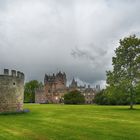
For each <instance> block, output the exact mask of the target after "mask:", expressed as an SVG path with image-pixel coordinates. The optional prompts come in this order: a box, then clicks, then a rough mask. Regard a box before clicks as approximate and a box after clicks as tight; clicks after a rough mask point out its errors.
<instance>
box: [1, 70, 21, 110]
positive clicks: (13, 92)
mask: <svg viewBox="0 0 140 140" xmlns="http://www.w3.org/2000/svg"><path fill="white" fill-rule="evenodd" d="M23 96H24V74H23V73H22V72H19V71H17V72H16V71H15V70H11V74H9V70H8V69H4V74H3V75H0V112H19V111H22V110H23V99H24V98H23Z"/></svg>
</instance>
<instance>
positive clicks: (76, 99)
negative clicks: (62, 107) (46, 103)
mask: <svg viewBox="0 0 140 140" xmlns="http://www.w3.org/2000/svg"><path fill="white" fill-rule="evenodd" d="M64 103H65V104H84V103H85V98H84V95H82V94H81V93H80V92H79V91H77V90H75V91H71V92H69V93H67V94H65V95H64Z"/></svg>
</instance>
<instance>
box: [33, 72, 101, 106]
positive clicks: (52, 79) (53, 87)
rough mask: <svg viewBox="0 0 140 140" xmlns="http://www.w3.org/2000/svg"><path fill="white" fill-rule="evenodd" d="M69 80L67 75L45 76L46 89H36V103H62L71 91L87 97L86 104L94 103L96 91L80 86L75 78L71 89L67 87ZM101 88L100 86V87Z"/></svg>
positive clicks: (59, 73)
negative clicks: (77, 91) (76, 91)
mask: <svg viewBox="0 0 140 140" xmlns="http://www.w3.org/2000/svg"><path fill="white" fill-rule="evenodd" d="M66 83H67V78H66V74H65V73H62V72H58V73H56V74H53V75H47V74H45V77H44V87H41V88H39V89H36V92H35V102H36V103H62V102H63V96H64V94H66V93H67V92H69V91H73V90H79V91H80V92H81V93H82V94H83V95H84V97H85V103H89V104H91V103H93V98H94V96H95V94H96V90H95V89H93V88H91V87H90V86H89V85H88V87H86V86H78V84H77V82H76V81H75V79H74V78H73V80H72V83H71V84H70V85H69V87H67V86H66ZM98 88H99V86H98Z"/></svg>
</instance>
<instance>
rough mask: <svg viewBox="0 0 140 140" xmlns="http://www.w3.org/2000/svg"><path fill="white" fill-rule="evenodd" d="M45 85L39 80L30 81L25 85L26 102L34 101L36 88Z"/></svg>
mask: <svg viewBox="0 0 140 140" xmlns="http://www.w3.org/2000/svg"><path fill="white" fill-rule="evenodd" d="M41 86H43V84H42V83H41V82H38V81H37V80H32V81H29V82H27V83H26V84H25V86H24V102H29V103H34V102H35V89H37V88H39V87H41Z"/></svg>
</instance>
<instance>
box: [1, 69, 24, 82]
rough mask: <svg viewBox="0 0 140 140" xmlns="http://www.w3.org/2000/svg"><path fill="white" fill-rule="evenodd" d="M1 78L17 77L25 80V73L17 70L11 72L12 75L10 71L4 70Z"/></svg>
mask: <svg viewBox="0 0 140 140" xmlns="http://www.w3.org/2000/svg"><path fill="white" fill-rule="evenodd" d="M0 76H10V77H16V78H19V79H23V80H24V73H23V72H20V71H16V70H11V73H10V70H9V69H4V72H3V74H1V75H0Z"/></svg>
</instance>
